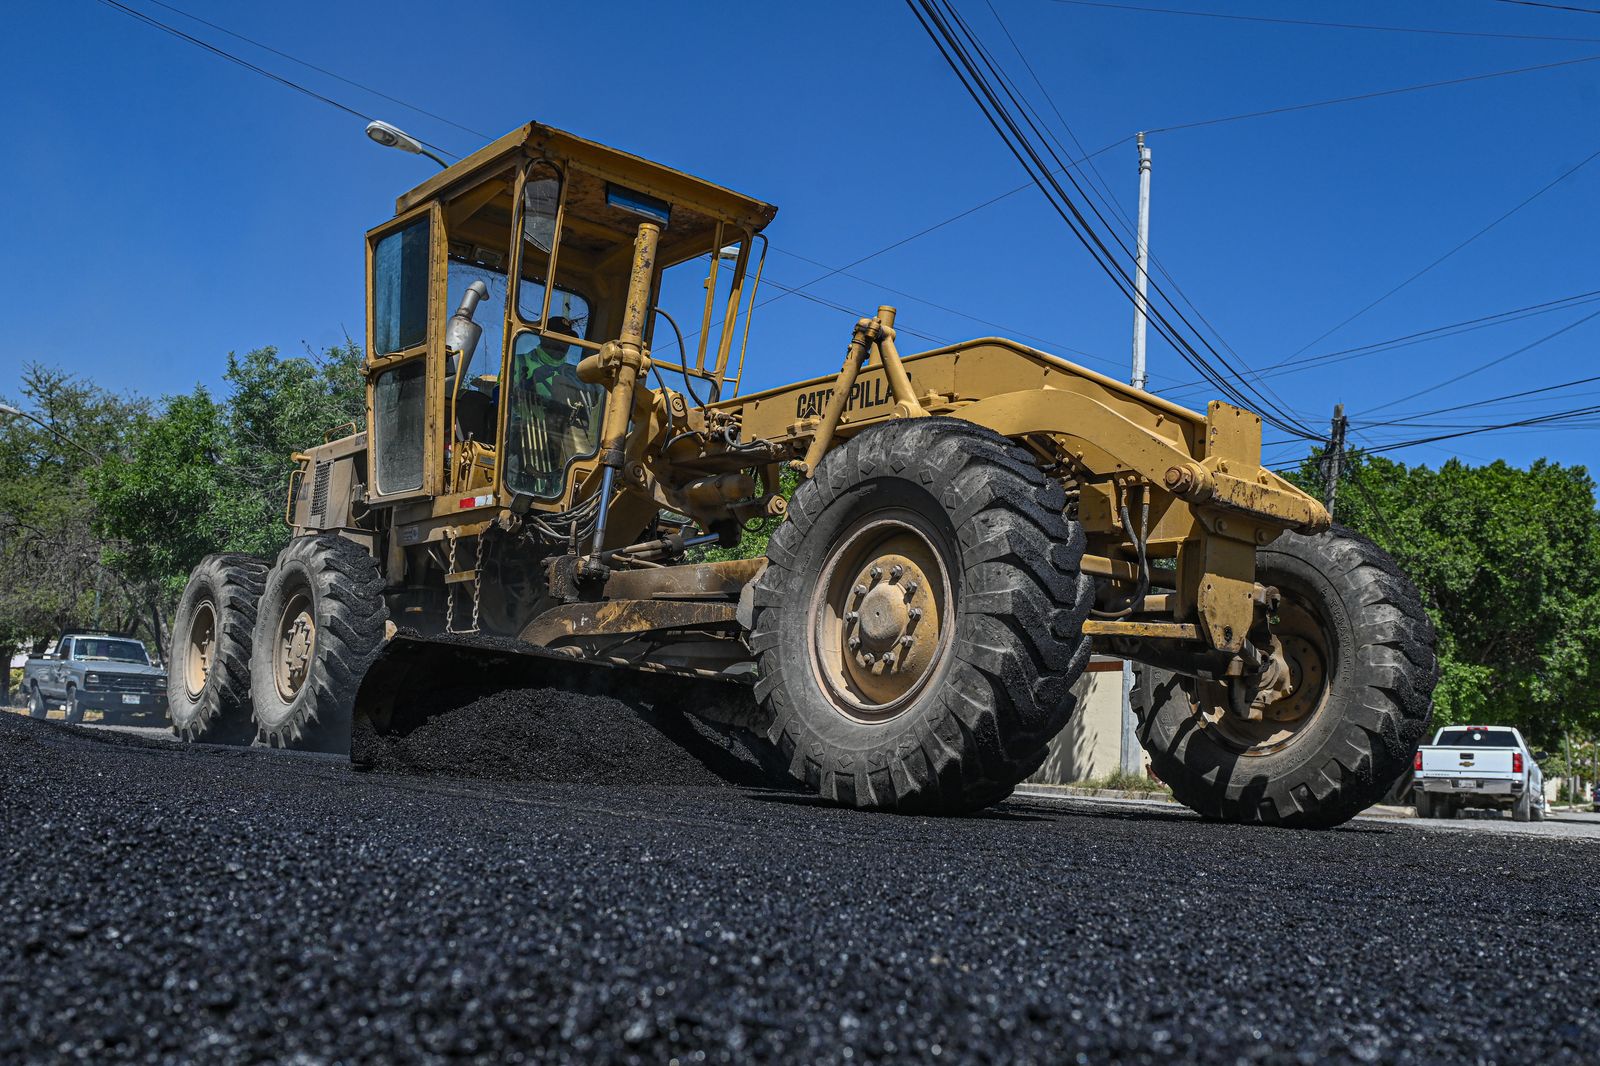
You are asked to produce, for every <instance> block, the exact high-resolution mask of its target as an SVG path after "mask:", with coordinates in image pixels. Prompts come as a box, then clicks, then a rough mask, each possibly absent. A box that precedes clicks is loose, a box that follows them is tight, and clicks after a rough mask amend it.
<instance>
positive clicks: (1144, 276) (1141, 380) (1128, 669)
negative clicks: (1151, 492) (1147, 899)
mask: <svg viewBox="0 0 1600 1066" xmlns="http://www.w3.org/2000/svg"><path fill="white" fill-rule="evenodd" d="M1134 255H1135V259H1136V262H1135V263H1134V274H1133V378H1132V381H1133V387H1134V388H1136V389H1142V388H1144V387H1145V383H1146V382H1148V381H1149V380H1150V375H1149V374H1147V373H1146V372H1145V365H1144V335H1145V320H1146V318H1147V306H1148V305H1147V304H1146V302H1145V285H1146V283H1147V282H1148V281H1149V277H1150V274H1149V270H1150V149H1149V148H1148V147H1146V145H1145V143H1144V134H1143V133H1140V134H1139V235H1138V237H1137V244H1136V246H1135V250H1134ZM1133 683H1134V678H1133V663H1131V662H1129V661H1128V660H1127V659H1124V660H1122V743H1121V746H1120V748H1121V758H1120V759H1119V760H1118V764H1119V765H1120V766H1121V768H1122V772H1123V773H1125V774H1137V773H1139V772H1141V771H1142V770H1143V769H1144V751H1143V750H1142V749H1141V748H1140V746H1139V723H1138V720H1137V719H1136V718H1135V717H1134V714H1133Z"/></svg>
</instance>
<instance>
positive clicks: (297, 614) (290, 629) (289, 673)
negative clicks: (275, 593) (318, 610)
mask: <svg viewBox="0 0 1600 1066" xmlns="http://www.w3.org/2000/svg"><path fill="white" fill-rule="evenodd" d="M316 650H317V623H316V619H315V618H313V617H312V615H311V597H310V595H308V594H307V593H304V592H298V593H296V594H295V595H293V596H291V597H290V598H289V602H288V603H287V604H285V605H284V608H283V614H282V615H281V616H280V617H279V621H278V641H277V647H276V648H275V649H274V654H273V656H272V672H273V677H274V680H275V681H276V682H277V684H278V695H280V696H282V697H283V699H284V701H285V702H288V701H291V700H293V699H294V698H295V696H296V695H298V694H299V692H300V689H301V688H302V687H304V686H305V683H306V675H307V674H309V673H310V671H311V658H312V656H313V655H314V654H315V652H316Z"/></svg>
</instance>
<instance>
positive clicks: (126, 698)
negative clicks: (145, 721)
mask: <svg viewBox="0 0 1600 1066" xmlns="http://www.w3.org/2000/svg"><path fill="white" fill-rule="evenodd" d="M122 702H123V703H138V702H139V697H138V696H134V695H124V696H123V697H122Z"/></svg>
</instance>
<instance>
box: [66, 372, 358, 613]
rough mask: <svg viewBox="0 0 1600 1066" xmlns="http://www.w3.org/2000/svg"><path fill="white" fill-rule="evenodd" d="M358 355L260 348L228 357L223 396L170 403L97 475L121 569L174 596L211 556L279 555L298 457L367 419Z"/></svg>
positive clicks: (102, 514) (199, 395) (101, 515)
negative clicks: (326, 437)
mask: <svg viewBox="0 0 1600 1066" xmlns="http://www.w3.org/2000/svg"><path fill="white" fill-rule="evenodd" d="M361 359H362V355H361V350H360V349H359V348H358V347H357V346H356V345H354V344H349V343H347V344H345V345H342V346H337V347H334V348H330V349H328V350H327V351H326V352H324V353H321V354H320V355H314V356H312V355H308V356H292V357H288V358H285V357H283V356H280V355H279V354H278V351H277V349H275V348H261V349H257V350H256V351H253V352H250V353H248V354H247V355H244V356H242V357H238V356H233V355H229V357H228V370H227V373H226V374H224V376H223V379H224V381H225V382H226V384H227V391H226V393H225V394H224V395H223V396H222V397H221V398H220V399H218V398H216V397H213V396H212V395H211V393H210V392H209V390H207V389H205V388H203V387H197V388H196V389H195V390H194V391H193V392H192V393H189V394H187V395H182V396H173V397H168V398H167V400H166V402H165V405H164V409H163V410H162V412H161V413H160V415H159V416H157V417H154V418H151V419H149V420H148V421H147V422H146V424H145V425H144V426H142V427H141V431H140V432H139V433H138V434H137V435H136V436H135V438H134V439H133V441H132V442H131V446H130V447H129V448H128V449H127V450H126V453H125V454H123V455H119V456H116V457H114V458H111V459H108V460H107V461H106V463H105V464H104V465H103V466H102V467H101V468H100V470H99V471H98V472H97V474H96V476H95V477H94V479H93V485H94V494H95V500H96V503H97V504H98V508H99V510H98V525H99V528H100V530H101V532H102V533H103V534H104V535H105V536H106V538H107V539H108V541H109V542H110V543H111V544H113V545H114V547H113V548H112V551H111V557H112V560H113V562H114V564H115V565H116V566H118V567H119V568H120V569H122V570H123V571H125V572H127V573H129V574H131V575H135V576H136V577H137V578H138V579H139V580H143V581H149V582H154V583H156V584H157V585H159V586H160V587H161V589H162V590H163V592H164V594H165V596H166V598H167V599H169V600H171V599H174V598H176V596H177V594H178V593H179V592H180V591H181V590H182V588H183V584H184V582H185V581H186V580H188V576H189V571H190V570H191V569H193V567H194V565H195V564H196V563H197V562H199V561H200V559H201V558H202V557H204V556H205V555H207V554H210V553H212V552H219V551H236V552H248V553H250V554H254V555H261V556H264V557H268V558H270V557H271V556H273V555H275V554H276V553H277V551H278V549H279V548H281V547H282V546H283V544H284V543H285V542H286V541H287V540H288V536H289V529H288V527H287V526H286V525H285V524H284V520H283V513H284V504H285V502H286V500H287V497H288V489H289V475H290V472H291V471H292V470H293V469H294V465H295V463H294V459H293V456H294V453H295V452H297V451H301V450H303V449H305V448H308V447H311V446H313V445H315V444H319V443H321V442H322V440H323V438H324V435H325V434H326V433H327V432H329V431H330V430H336V429H337V428H338V427H340V426H341V425H348V424H349V423H352V422H354V423H357V424H358V425H359V423H360V422H361V420H362V414H363V410H364V399H363V397H364V392H363V385H362V378H361Z"/></svg>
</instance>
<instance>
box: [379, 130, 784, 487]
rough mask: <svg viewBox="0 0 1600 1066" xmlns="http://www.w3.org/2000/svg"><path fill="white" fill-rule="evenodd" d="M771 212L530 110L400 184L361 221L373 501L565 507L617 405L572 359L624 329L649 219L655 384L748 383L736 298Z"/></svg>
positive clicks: (729, 388)
mask: <svg viewBox="0 0 1600 1066" xmlns="http://www.w3.org/2000/svg"><path fill="white" fill-rule="evenodd" d="M774 213H775V209H774V208H772V207H771V206H770V205H767V204H763V203H761V202H759V201H755V200H751V199H749V198H747V197H743V196H740V195H738V194H736V193H732V192H730V191H728V190H726V189H722V188H720V187H719V186H715V185H712V184H710V183H708V182H703V181H700V180H698V179H695V178H691V177H689V176H687V175H684V174H680V173H678V172H676V171H673V170H670V169H668V168H666V167H662V166H659V165H657V164H654V163H649V162H647V161H645V160H642V159H639V158H637V157H635V156H631V155H627V154H626V153H623V152H618V151H615V150H613V149H609V148H605V147H603V146H601V145H598V144H594V143H593V142H589V141H584V140H581V139H580V138H576V137H573V136H571V135H570V134H566V133H562V132H561V131H559V130H554V129H551V128H549V127H546V126H542V125H539V124H536V123H535V124H530V125H528V126H524V127H522V128H521V129H519V130H516V131H514V132H513V133H511V134H510V135H508V136H506V137H503V138H501V139H500V140H499V141H497V142H495V143H494V144H491V145H489V146H488V147H486V148H484V149H483V150H481V151H479V152H477V153H476V154H474V155H472V156H471V157H469V158H467V159H465V160H463V161H461V162H460V163H457V164H456V165H455V166H452V167H450V168H449V169H447V170H445V171H442V172H441V173H439V174H436V175H435V176H434V177H432V178H431V179H430V180H429V181H427V182H424V183H423V184H422V185H420V186H418V187H417V188H416V189H413V190H412V191H411V192H409V193H407V194H406V195H404V196H402V197H400V198H399V200H398V201H397V203H396V215H395V218H394V220H392V221H391V222H389V223H386V224H385V225H383V226H380V227H378V228H376V229H374V230H372V231H371V232H370V233H369V234H368V244H367V247H368V256H367V258H368V285H369V299H368V307H369V309H370V310H369V322H368V353H369V358H368V370H367V374H368V381H369V419H368V425H369V427H370V441H369V447H368V451H367V454H368V466H369V473H368V486H369V491H368V493H367V499H368V502H369V504H373V505H383V504H388V503H396V504H398V503H405V502H409V501H423V500H426V499H427V498H429V497H437V496H440V495H443V494H450V495H453V496H458V497H464V498H463V499H462V500H461V506H463V507H465V506H468V504H469V503H470V504H471V505H472V506H498V505H503V504H506V503H509V502H510V501H511V500H512V499H515V498H519V497H520V498H523V499H526V500H528V501H529V506H532V507H535V508H539V509H547V510H559V509H561V508H562V507H567V506H571V504H572V502H573V501H574V499H575V498H576V496H577V495H578V493H579V483H580V482H581V481H582V479H583V477H585V476H587V475H588V474H590V473H592V472H593V468H594V466H595V465H596V464H595V457H596V456H597V454H598V452H599V449H600V439H599V433H600V426H601V422H602V418H603V413H604V407H605V403H606V393H605V389H604V388H603V387H602V386H601V385H598V384H593V383H588V382H585V381H583V380H581V379H580V377H579V375H578V367H579V364H580V363H581V362H582V361H583V360H584V359H585V358H586V357H589V356H591V355H593V354H594V353H596V352H598V351H599V350H600V348H601V345H602V344H603V343H604V342H606V341H609V340H613V339H615V338H617V337H618V336H619V335H620V333H621V330H622V326H623V323H622V319H623V315H624V310H625V308H624V304H625V302H626V294H627V291H628V285H629V281H630V273H631V269H632V266H633V257H634V244H635V240H636V239H637V237H638V235H639V231H640V224H641V223H644V222H648V223H652V224H653V225H655V226H657V227H659V228H660V238H659V246H658V250H657V257H656V273H655V278H654V280H653V288H652V290H651V301H650V304H651V307H650V313H648V314H647V315H646V316H645V321H644V323H643V324H642V325H643V335H644V337H645V341H646V345H647V347H649V348H651V349H655V348H656V347H657V346H656V343H655V336H656V326H657V324H658V323H660V322H662V321H663V320H665V321H666V322H667V323H668V327H667V329H668V332H667V333H666V335H665V336H666V340H665V341H664V343H663V344H662V345H661V347H660V349H659V351H655V352H653V353H652V358H653V360H654V364H655V368H656V371H657V381H658V382H659V381H660V380H661V379H660V373H661V372H669V373H671V374H673V375H674V377H675V380H676V382H678V383H681V385H682V386H683V388H684V389H686V390H687V391H688V393H689V394H690V395H691V396H696V397H698V398H699V399H702V400H705V399H711V400H714V399H719V398H722V397H723V396H724V394H725V393H731V392H736V391H737V388H738V382H739V376H740V373H739V370H740V369H742V361H743V356H742V351H741V354H740V357H739V368H736V369H735V370H734V371H733V373H731V374H730V373H729V366H728V364H729V357H730V349H731V345H732V343H733V340H734V339H735V336H736V323H737V320H738V319H739V317H740V315H741V311H742V310H744V309H743V308H742V307H741V302H740V299H741V294H742V293H743V292H744V291H745V290H744V280H745V276H746V273H747V271H748V269H749V267H750V264H751V262H752V254H751V249H752V245H753V244H754V243H755V241H756V240H757V239H758V234H759V232H760V230H761V229H762V228H763V227H764V226H765V225H766V224H767V222H769V221H770V220H771V218H772V216H773V214H774ZM760 239H761V240H762V242H763V243H762V245H761V252H762V254H764V251H765V244H764V240H765V239H764V238H760ZM751 297H752V303H753V291H752V292H751ZM744 314H745V317H748V311H747V310H744ZM680 324H683V325H691V326H697V327H698V329H697V330H696V331H695V332H691V333H689V334H688V336H687V337H685V336H684V334H683V331H682V329H681V328H680ZM691 341H692V342H693V347H694V349H695V350H694V352H693V353H692V354H690V353H685V352H684V351H683V350H682V349H683V347H684V345H685V344H689V343H691Z"/></svg>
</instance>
